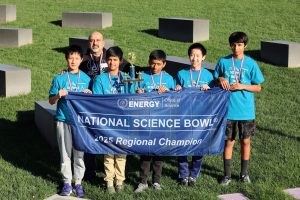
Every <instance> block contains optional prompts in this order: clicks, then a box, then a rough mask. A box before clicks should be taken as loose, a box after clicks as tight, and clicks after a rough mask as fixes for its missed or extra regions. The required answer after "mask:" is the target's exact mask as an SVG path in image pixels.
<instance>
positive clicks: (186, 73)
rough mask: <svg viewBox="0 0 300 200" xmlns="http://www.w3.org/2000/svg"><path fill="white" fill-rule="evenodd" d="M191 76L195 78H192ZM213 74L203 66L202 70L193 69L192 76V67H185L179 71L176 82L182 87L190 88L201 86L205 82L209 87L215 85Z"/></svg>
mask: <svg viewBox="0 0 300 200" xmlns="http://www.w3.org/2000/svg"><path fill="white" fill-rule="evenodd" d="M199 73H201V74H200V78H199V81H198V84H197V80H198V76H199ZM191 78H192V79H193V80H191ZM213 80H214V77H213V74H212V73H211V72H210V71H208V70H207V69H205V68H203V67H202V69H201V72H200V70H198V71H197V70H192V76H191V73H190V68H189V67H188V68H185V69H182V70H180V71H179V72H178V73H177V78H176V82H177V84H178V85H180V86H181V87H185V88H190V87H195V86H196V84H197V86H196V87H201V86H202V85H203V84H206V85H208V86H209V87H213Z"/></svg>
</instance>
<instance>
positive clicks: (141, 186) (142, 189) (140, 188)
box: [134, 183, 148, 193]
mask: <svg viewBox="0 0 300 200" xmlns="http://www.w3.org/2000/svg"><path fill="white" fill-rule="evenodd" d="M146 189H148V184H147V183H146V184H144V183H140V184H139V185H138V187H137V188H136V189H135V191H134V192H135V193H140V192H144V191H145V190H146Z"/></svg>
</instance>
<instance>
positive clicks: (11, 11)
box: [0, 5, 17, 23]
mask: <svg viewBox="0 0 300 200" xmlns="http://www.w3.org/2000/svg"><path fill="white" fill-rule="evenodd" d="M16 19H17V9H16V5H0V23H7V22H12V21H15V20H16Z"/></svg>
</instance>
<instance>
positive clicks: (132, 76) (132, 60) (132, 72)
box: [123, 52, 143, 93]
mask: <svg viewBox="0 0 300 200" xmlns="http://www.w3.org/2000/svg"><path fill="white" fill-rule="evenodd" d="M135 60H136V56H135V53H134V52H130V53H128V62H129V63H130V73H129V75H130V78H129V79H128V78H127V76H128V74H127V73H124V74H123V75H124V80H123V82H124V84H125V89H126V92H127V93H128V92H129V83H132V84H133V87H134V88H135V86H136V83H138V87H139V88H140V87H141V82H142V81H143V79H142V72H138V73H135V66H134V63H135ZM136 74H137V75H138V78H135V75H136Z"/></svg>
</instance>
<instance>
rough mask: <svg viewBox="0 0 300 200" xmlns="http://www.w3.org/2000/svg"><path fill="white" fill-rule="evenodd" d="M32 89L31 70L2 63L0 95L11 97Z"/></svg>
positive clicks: (0, 67) (0, 68) (0, 65)
mask: <svg viewBox="0 0 300 200" xmlns="http://www.w3.org/2000/svg"><path fill="white" fill-rule="evenodd" d="M30 91H31V71H30V70H29V69H24V68H20V67H15V66H10V65H3V64H0V96H5V97H11V96H18V95H22V94H28V93H30Z"/></svg>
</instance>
